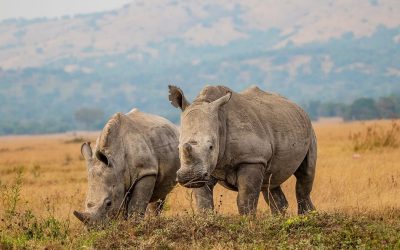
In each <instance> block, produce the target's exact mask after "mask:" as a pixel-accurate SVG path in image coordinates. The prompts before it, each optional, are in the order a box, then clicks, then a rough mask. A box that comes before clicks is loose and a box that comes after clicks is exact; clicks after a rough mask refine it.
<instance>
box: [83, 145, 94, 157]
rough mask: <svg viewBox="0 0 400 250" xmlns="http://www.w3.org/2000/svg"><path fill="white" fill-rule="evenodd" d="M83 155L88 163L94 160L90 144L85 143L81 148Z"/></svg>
mask: <svg viewBox="0 0 400 250" xmlns="http://www.w3.org/2000/svg"><path fill="white" fill-rule="evenodd" d="M81 154H82V156H83V158H85V160H86V161H88V160H90V159H92V155H93V153H92V148H91V147H90V142H84V143H83V144H82V146H81Z"/></svg>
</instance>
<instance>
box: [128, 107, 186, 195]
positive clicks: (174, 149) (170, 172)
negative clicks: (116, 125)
mask: <svg viewBox="0 0 400 250" xmlns="http://www.w3.org/2000/svg"><path fill="white" fill-rule="evenodd" d="M127 116H128V117H129V119H130V120H131V126H134V127H135V129H134V131H137V133H140V134H141V136H142V138H144V139H145V142H146V144H147V146H148V147H149V148H150V151H151V153H152V156H151V157H154V160H155V161H156V162H157V164H158V173H157V181H156V185H155V189H154V192H153V197H152V200H151V201H156V200H158V199H160V198H162V197H165V195H166V194H168V193H169V192H170V191H171V190H172V188H173V187H174V185H175V183H176V181H175V179H176V171H177V170H178V169H179V154H178V140H179V132H178V129H177V128H176V126H175V125H174V124H172V123H171V122H170V121H168V120H167V119H165V118H162V117H160V116H156V115H151V114H146V113H143V112H140V111H138V110H133V111H131V112H129V113H128V114H127Z"/></svg>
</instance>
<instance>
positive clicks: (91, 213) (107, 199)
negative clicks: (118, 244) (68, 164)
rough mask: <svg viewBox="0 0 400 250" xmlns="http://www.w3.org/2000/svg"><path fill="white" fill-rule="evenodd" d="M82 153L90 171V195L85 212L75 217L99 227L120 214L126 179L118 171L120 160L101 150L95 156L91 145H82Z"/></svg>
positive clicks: (75, 213) (89, 224)
mask: <svg viewBox="0 0 400 250" xmlns="http://www.w3.org/2000/svg"><path fill="white" fill-rule="evenodd" d="M81 153H82V156H83V157H84V159H85V161H86V165H87V170H88V193H87V197H86V204H85V205H86V206H85V212H78V211H74V215H75V216H76V217H77V218H78V219H79V220H80V221H82V222H83V223H84V224H85V225H86V226H94V225H99V224H101V223H104V222H106V221H107V220H108V219H110V218H113V217H115V216H116V215H117V213H118V212H119V209H120V206H121V203H122V202H123V199H124V193H125V186H124V181H123V180H124V179H123V177H121V176H120V174H119V173H118V172H117V171H116V166H115V165H116V164H118V159H111V157H110V156H107V155H106V154H105V153H104V152H101V151H99V150H97V151H96V152H95V154H94V155H93V152H92V148H91V147H90V143H83V144H82V147H81ZM121 180H122V181H121Z"/></svg>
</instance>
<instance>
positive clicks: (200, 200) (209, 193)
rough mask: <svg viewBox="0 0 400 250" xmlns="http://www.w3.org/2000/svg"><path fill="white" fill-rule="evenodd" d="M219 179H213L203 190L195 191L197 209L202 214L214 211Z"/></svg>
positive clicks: (196, 189) (197, 189)
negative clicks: (215, 188)
mask: <svg viewBox="0 0 400 250" xmlns="http://www.w3.org/2000/svg"><path fill="white" fill-rule="evenodd" d="M217 181H218V180H217V179H215V178H213V177H211V179H210V181H209V182H207V183H206V185H204V186H203V187H201V188H195V189H194V190H193V193H194V198H195V200H196V205H197V209H198V210H199V211H200V212H209V211H212V210H214V198H213V192H214V186H215V185H216V184H217Z"/></svg>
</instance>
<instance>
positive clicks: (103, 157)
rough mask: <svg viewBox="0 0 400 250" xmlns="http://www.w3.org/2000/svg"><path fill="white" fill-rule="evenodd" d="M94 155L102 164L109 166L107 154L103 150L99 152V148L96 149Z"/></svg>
mask: <svg viewBox="0 0 400 250" xmlns="http://www.w3.org/2000/svg"><path fill="white" fill-rule="evenodd" d="M96 157H97V159H99V161H101V162H103V163H104V164H106V165H107V167H109V166H110V165H109V163H110V161H109V160H108V158H107V156H106V155H105V154H104V153H103V152H101V151H100V150H97V151H96Z"/></svg>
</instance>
